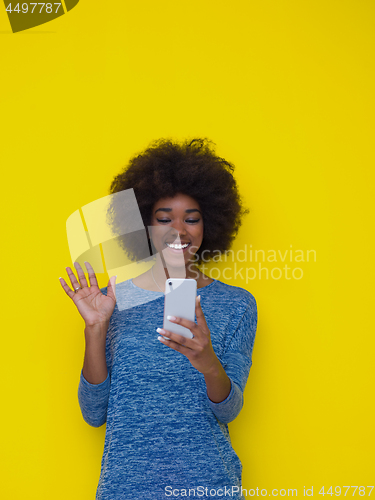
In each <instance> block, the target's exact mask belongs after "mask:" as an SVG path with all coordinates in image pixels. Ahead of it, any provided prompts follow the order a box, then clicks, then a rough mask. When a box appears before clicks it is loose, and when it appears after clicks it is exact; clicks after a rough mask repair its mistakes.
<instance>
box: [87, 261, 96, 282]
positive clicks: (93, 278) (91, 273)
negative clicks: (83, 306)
mask: <svg viewBox="0 0 375 500" xmlns="http://www.w3.org/2000/svg"><path fill="white" fill-rule="evenodd" d="M85 266H86V269H87V272H88V275H89V281H90V285H91V286H98V280H97V279H96V275H95V272H94V269H93V268H92V267H91V264H89V263H88V262H85Z"/></svg>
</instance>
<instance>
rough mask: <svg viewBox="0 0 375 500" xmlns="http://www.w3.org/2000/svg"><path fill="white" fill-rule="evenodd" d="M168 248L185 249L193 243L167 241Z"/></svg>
mask: <svg viewBox="0 0 375 500" xmlns="http://www.w3.org/2000/svg"><path fill="white" fill-rule="evenodd" d="M165 244H166V245H167V247H168V248H172V249H173V250H184V249H185V248H187V247H188V246H190V245H191V243H190V242H189V243H184V244H175V243H165Z"/></svg>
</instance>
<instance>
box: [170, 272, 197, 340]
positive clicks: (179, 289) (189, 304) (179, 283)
mask: <svg viewBox="0 0 375 500" xmlns="http://www.w3.org/2000/svg"><path fill="white" fill-rule="evenodd" d="M196 296H197V282H196V281H195V280H193V279H180V278H170V279H168V280H167V281H166V282H165V296H164V323H163V328H164V329H165V330H169V331H170V332H174V333H178V334H179V335H183V336H184V337H187V338H189V339H191V338H193V334H192V333H191V331H190V330H189V329H188V328H185V327H184V326H182V325H176V323H172V322H171V321H169V320H168V319H167V316H176V317H178V318H185V319H189V320H190V321H194V320H195V298H196Z"/></svg>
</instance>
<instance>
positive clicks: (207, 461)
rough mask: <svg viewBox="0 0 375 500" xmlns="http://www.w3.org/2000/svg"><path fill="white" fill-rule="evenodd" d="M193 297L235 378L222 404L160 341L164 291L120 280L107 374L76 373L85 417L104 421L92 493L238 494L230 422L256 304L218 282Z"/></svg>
mask: <svg viewBox="0 0 375 500" xmlns="http://www.w3.org/2000/svg"><path fill="white" fill-rule="evenodd" d="M102 292H103V293H104V294H106V293H107V288H103V289H102ZM198 294H200V295H201V306H202V310H203V313H204V315H205V318H206V322H207V325H208V327H209V329H210V332H211V342H212V345H213V348H214V351H215V353H216V355H217V357H218V358H219V360H220V362H221V364H222V366H223V368H224V369H225V371H226V373H227V375H228V377H229V378H230V381H231V390H230V394H229V395H228V397H227V398H226V399H225V400H224V401H222V402H220V403H214V402H212V401H211V400H210V399H209V398H208V396H207V392H206V384H205V380H204V375H203V374H201V373H200V372H198V370H196V369H195V368H194V367H193V366H192V365H191V363H190V361H189V360H188V359H187V358H186V356H184V355H183V354H181V353H179V352H177V351H174V350H173V349H171V348H170V347H168V346H167V345H164V344H162V343H161V342H160V341H159V340H157V337H158V335H159V334H158V333H157V332H156V328H158V327H160V328H162V327H163V309H164V294H163V293H162V292H152V291H148V290H143V289H141V288H139V287H137V286H136V285H134V283H133V282H132V280H127V281H124V282H122V283H119V284H118V285H117V286H116V298H117V303H116V307H115V310H114V312H113V314H112V316H111V320H110V324H109V328H108V332H107V339H106V361H107V367H108V376H107V378H106V380H105V381H104V382H102V383H101V384H90V383H89V382H88V381H87V380H86V379H85V378H84V376H83V374H82V372H81V375H80V381H79V387H78V400H79V404H80V408H81V411H82V416H83V418H84V420H85V421H86V422H87V423H88V424H90V425H91V426H94V427H99V426H101V425H103V424H104V423H105V422H106V435H105V443H104V452H103V457H102V462H101V473H100V479H99V484H98V488H97V492H96V500H114V499H116V500H117V499H124V500H130V499H132V500H135V499H139V500H141V499H142V500H161V499H163V500H165V499H167V498H169V497H172V498H176V497H179V496H182V497H187V498H194V496H195V497H198V498H212V497H214V496H216V497H218V496H223V497H225V498H236V499H238V498H241V497H240V490H241V473H242V464H241V461H240V459H239V458H238V456H237V454H236V453H235V451H234V449H233V447H232V445H231V440H230V436H229V432H228V426H227V424H228V423H229V422H231V421H232V420H234V419H235V418H236V417H237V415H238V414H239V412H240V411H241V408H242V406H243V391H244V389H245V385H246V381H247V378H248V375H249V370H250V367H251V364H252V350H253V345H254V339H255V332H256V328H257V306H256V301H255V299H254V297H253V296H252V294H251V293H249V292H248V291H247V290H245V289H243V288H239V287H235V286H231V285H228V284H225V283H222V282H220V281H218V280H214V281H213V282H212V283H210V284H209V285H207V286H205V287H203V288H199V289H198Z"/></svg>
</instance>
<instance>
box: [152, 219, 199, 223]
mask: <svg viewBox="0 0 375 500" xmlns="http://www.w3.org/2000/svg"><path fill="white" fill-rule="evenodd" d="M156 220H157V221H158V222H161V223H162V224H163V223H165V224H167V223H168V222H171V220H170V219H156ZM199 221H200V219H188V220H187V221H186V222H188V223H189V224H196V223H197V222H199Z"/></svg>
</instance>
